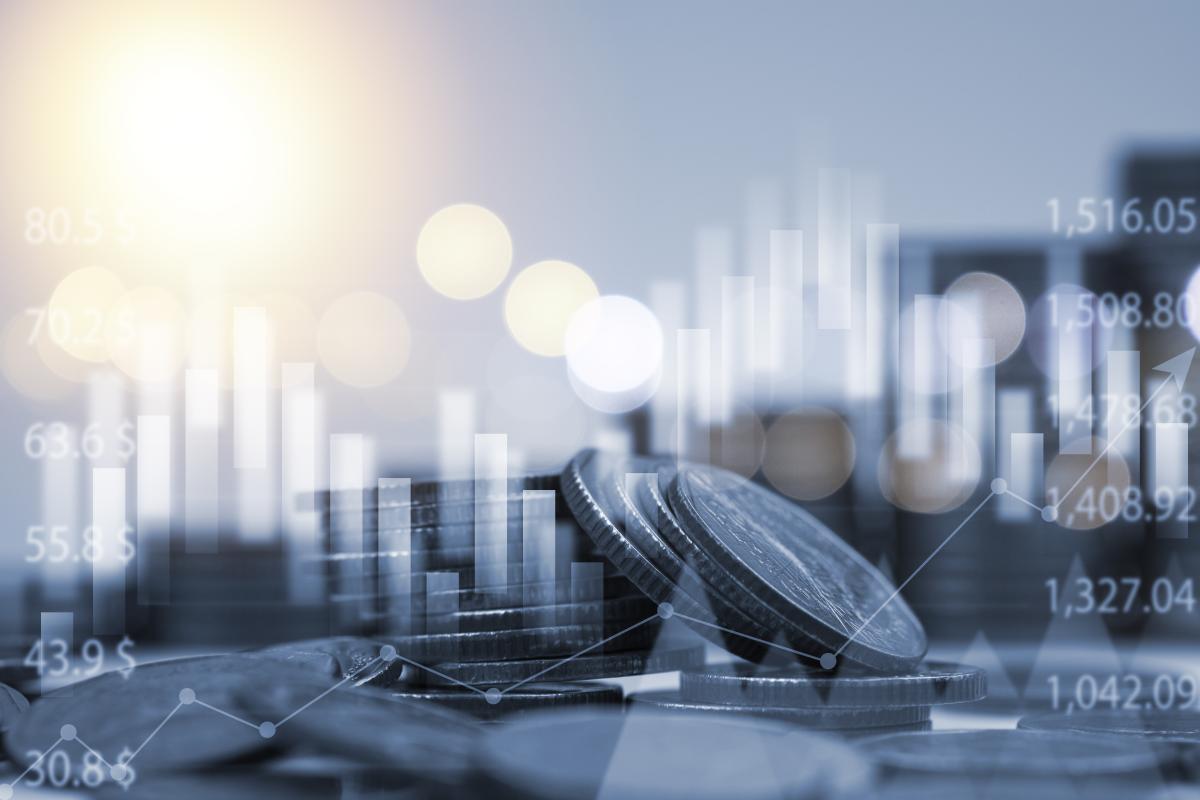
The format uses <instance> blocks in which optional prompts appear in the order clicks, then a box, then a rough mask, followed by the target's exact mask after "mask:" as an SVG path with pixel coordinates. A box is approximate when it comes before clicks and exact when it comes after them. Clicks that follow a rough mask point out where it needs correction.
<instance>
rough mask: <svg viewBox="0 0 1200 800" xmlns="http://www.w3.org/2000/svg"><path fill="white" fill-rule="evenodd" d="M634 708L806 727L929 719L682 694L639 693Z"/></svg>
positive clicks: (899, 709) (902, 709)
mask: <svg viewBox="0 0 1200 800" xmlns="http://www.w3.org/2000/svg"><path fill="white" fill-rule="evenodd" d="M629 702H630V704H632V705H635V706H636V705H647V706H654V707H655V708H661V709H663V710H666V711H679V712H691V713H701V714H740V715H746V716H752V717H766V718H770V719H778V720H783V721H785V722H790V723H792V724H794V725H801V726H804V727H806V728H822V729H824V728H831V729H843V728H876V727H881V726H892V725H911V724H913V723H915V722H925V721H927V720H928V719H929V706H893V707H886V708H869V707H864V708H849V707H840V708H827V707H821V706H811V707H804V706H763V705H733V704H730V703H722V704H714V703H696V702H690V701H687V700H683V699H681V698H680V696H679V692H674V691H659V692H638V693H636V694H632V695H630V696H629Z"/></svg>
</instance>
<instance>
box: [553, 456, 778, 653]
mask: <svg viewBox="0 0 1200 800" xmlns="http://www.w3.org/2000/svg"><path fill="white" fill-rule="evenodd" d="M662 463H663V460H662V459H625V458H621V457H619V456H612V455H607V454H603V453H600V452H598V451H596V450H585V451H583V452H582V453H580V454H578V455H577V456H575V457H574V458H573V459H571V462H570V463H569V464H567V467H566V469H565V470H564V471H563V477H562V486H563V496H564V498H565V499H566V501H567V505H568V506H570V508H571V511H572V512H573V513H574V514H575V517H576V518H577V519H578V520H579V523H580V525H581V526H582V527H583V529H584V531H585V532H586V533H587V535H588V536H589V537H591V539H592V541H594V542H595V543H596V546H597V548H598V549H599V550H600V552H602V553H603V554H604V555H605V556H606V557H607V558H608V559H609V561H611V562H612V563H613V564H615V565H616V567H617V569H618V570H620V571H621V573H622V574H623V575H625V576H626V577H627V578H629V580H630V581H631V582H632V583H633V584H634V585H635V586H637V587H638V589H640V590H641V591H642V592H643V593H644V594H645V595H646V596H647V597H649V598H650V599H651V600H653V601H654V602H655V603H670V604H671V605H672V607H673V608H674V609H675V610H678V611H679V612H681V613H682V614H683V615H684V617H681V619H683V621H684V622H686V623H687V624H688V625H689V626H690V627H691V628H692V629H693V630H695V631H696V632H697V633H699V634H700V635H701V636H703V637H705V638H706V639H709V640H711V641H713V642H715V643H716V644H719V645H721V646H722V647H724V648H726V649H727V650H729V651H730V652H732V653H735V654H736V655H739V656H742V657H744V658H747V659H749V660H751V661H757V660H759V659H761V658H762V657H763V655H764V654H765V652H766V647H765V646H764V645H763V644H762V643H761V642H760V641H756V639H764V638H767V639H769V638H770V637H771V636H772V633H771V631H770V630H768V629H766V628H764V627H763V626H761V625H759V624H758V623H757V622H755V621H754V620H752V619H751V618H750V617H749V616H747V615H746V614H744V613H742V612H741V611H740V610H738V609H737V608H735V607H733V606H732V605H731V604H730V603H728V602H727V601H726V599H725V598H724V597H723V596H722V595H721V594H719V593H716V592H713V591H711V588H712V587H710V586H708V585H707V584H705V583H704V582H703V581H702V580H701V578H700V576H699V575H697V574H696V573H695V571H694V570H692V568H691V567H690V566H689V565H688V564H686V563H685V562H684V560H683V559H682V558H681V557H680V556H679V554H678V553H676V552H675V551H674V550H673V549H672V547H671V545H670V544H669V543H668V542H667V541H666V540H664V539H663V538H662V536H661V535H660V534H659V532H658V530H657V528H655V526H654V525H653V524H652V523H651V522H650V521H648V520H647V519H646V518H645V517H643V516H642V514H641V511H640V510H639V509H638V507H637V505H636V504H635V503H634V501H633V499H632V498H631V497H629V494H628V491H627V489H626V486H625V477H624V476H625V475H626V474H629V473H651V474H653V473H654V472H655V471H656V470H657V468H658V467H659V466H661V465H662ZM710 607H711V610H710ZM685 617H693V618H695V619H698V620H700V622H694V621H692V620H689V619H686V618H685ZM721 628H727V629H731V630H733V631H741V632H743V633H748V634H750V635H751V636H753V637H754V638H747V637H744V636H738V635H736V634H731V633H728V632H726V631H722V630H720V629H721Z"/></svg>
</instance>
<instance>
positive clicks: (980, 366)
mask: <svg viewBox="0 0 1200 800" xmlns="http://www.w3.org/2000/svg"><path fill="white" fill-rule="evenodd" d="M962 344H963V353H962V358H963V363H962V371H963V372H962V426H963V430H964V431H966V433H967V435H968V436H969V438H970V439H971V440H973V442H974V444H973V445H972V444H971V442H968V441H966V440H965V439H964V442H963V446H964V448H970V447H978V449H979V457H980V464H981V465H987V464H992V463H994V456H993V452H992V449H993V445H994V441H995V432H996V370H995V367H994V366H993V364H994V363H995V361H996V358H995V353H996V346H995V342H993V341H992V340H991V339H966V340H964V341H963V343H962ZM967 458H968V454H967V453H964V454H963V468H964V471H963V473H962V474H961V475H962V477H963V478H969V475H968V473H967V472H966V470H967V469H969V466H970V465H969V464H968V463H967Z"/></svg>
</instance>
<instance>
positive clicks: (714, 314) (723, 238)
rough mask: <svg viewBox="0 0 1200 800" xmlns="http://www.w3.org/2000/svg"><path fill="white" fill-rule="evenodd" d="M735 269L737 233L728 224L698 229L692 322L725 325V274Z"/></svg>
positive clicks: (712, 327) (699, 325)
mask: <svg viewBox="0 0 1200 800" xmlns="http://www.w3.org/2000/svg"><path fill="white" fill-rule="evenodd" d="M731 272H733V234H732V233H731V232H730V231H729V229H728V228H718V227H713V228H701V229H700V230H699V231H697V232H696V280H695V283H694V286H693V289H694V292H695V294H694V299H695V303H696V308H695V314H694V315H693V318H692V324H694V325H695V326H696V327H697V328H708V329H709V330H718V329H719V328H720V325H721V278H723V277H724V276H726V275H729V274H730V273H731Z"/></svg>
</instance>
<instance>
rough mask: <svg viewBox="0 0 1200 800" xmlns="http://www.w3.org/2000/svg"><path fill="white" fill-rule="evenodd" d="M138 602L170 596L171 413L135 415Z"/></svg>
mask: <svg viewBox="0 0 1200 800" xmlns="http://www.w3.org/2000/svg"><path fill="white" fill-rule="evenodd" d="M137 565H138V566H137V572H138V603H139V604H142V605H160V604H166V603H169V602H170V600H171V417H170V416H169V415H167V414H139V415H138V418H137Z"/></svg>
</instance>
